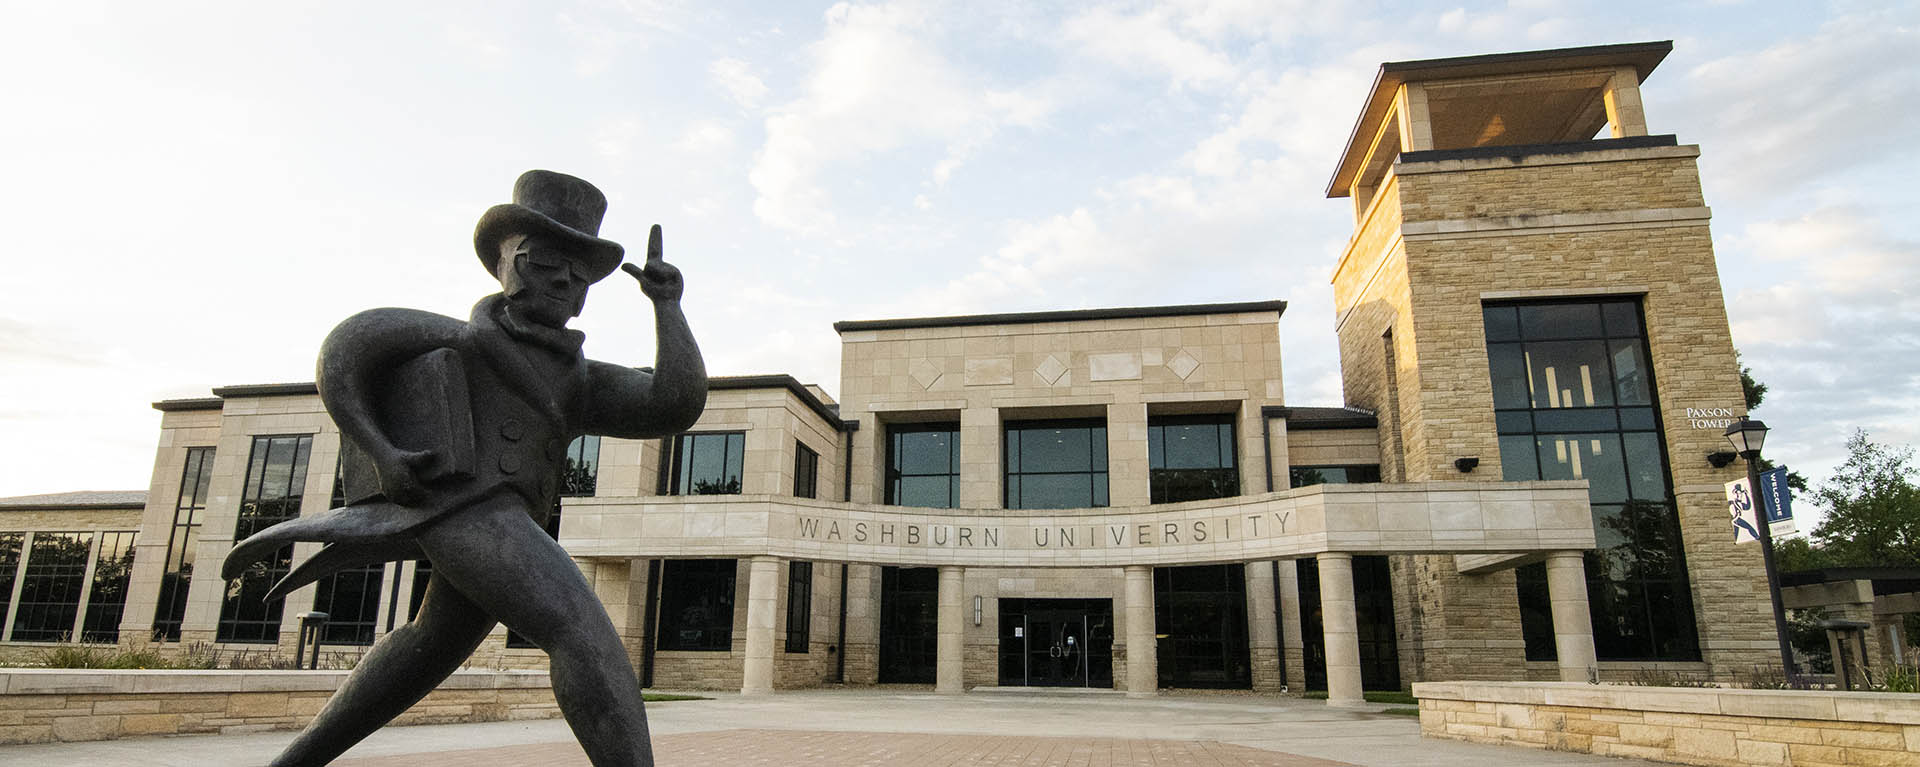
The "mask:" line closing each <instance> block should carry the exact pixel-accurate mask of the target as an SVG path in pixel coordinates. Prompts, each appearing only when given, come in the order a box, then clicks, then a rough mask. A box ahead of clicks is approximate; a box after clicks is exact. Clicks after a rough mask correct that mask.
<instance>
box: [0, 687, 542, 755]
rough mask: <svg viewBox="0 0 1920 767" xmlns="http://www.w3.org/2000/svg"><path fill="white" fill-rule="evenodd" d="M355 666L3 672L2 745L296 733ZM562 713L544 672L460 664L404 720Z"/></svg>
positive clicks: (472, 719) (0, 700) (484, 719)
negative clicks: (482, 668)
mask: <svg viewBox="0 0 1920 767" xmlns="http://www.w3.org/2000/svg"><path fill="white" fill-rule="evenodd" d="M346 677H347V672H345V671H147V670H134V671H110V670H91V669H88V670H82V669H8V670H0V744H12V743H46V742H50V741H83V740H112V739H115V738H126V737H134V736H141V735H179V734H187V733H235V732H253V731H258V730H293V729H299V728H301V727H304V726H306V723H307V721H308V720H310V719H312V718H313V716H314V715H315V714H316V713H318V712H319V711H320V707H321V706H322V705H324V704H325V703H326V702H327V699H328V698H329V697H332V695H333V691H334V689H335V688H338V687H339V686H340V683H341V682H343V681H345V680H346ZM559 715H560V708H559V706H558V705H557V704H555V703H554V700H553V686H552V683H551V682H549V681H548V678H547V674H546V672H544V671H541V672H533V671H457V672H454V675H453V676H452V677H450V678H448V679H447V681H445V682H442V683H441V685H440V687H439V689H436V690H434V691H433V692H432V693H430V694H428V695H427V698H426V699H425V700H423V701H421V702H419V703H418V704H415V705H414V707H413V708H411V709H408V710H407V712H406V713H404V714H401V715H400V716H399V717H398V718H396V719H394V720H393V723H394V724H400V725H406V724H451V723H459V722H496V721H502V720H507V719H551V718H554V717H557V716H559Z"/></svg>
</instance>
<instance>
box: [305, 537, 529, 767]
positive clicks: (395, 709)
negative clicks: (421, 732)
mask: <svg viewBox="0 0 1920 767" xmlns="http://www.w3.org/2000/svg"><path fill="white" fill-rule="evenodd" d="M493 624H494V621H493V619H492V618H491V617H488V616H487V614H486V611H484V610H482V609H481V608H480V606H479V605H476V604H474V603H473V602H472V601H471V600H469V599H467V598H466V596H465V595H463V594H461V593H460V592H459V591H458V590H456V589H455V588H453V586H452V584H449V583H444V582H442V580H441V577H440V576H439V575H438V574H436V575H434V576H433V579H432V581H431V582H429V584H428V585H427V594H426V599H425V601H423V602H422V603H421V604H420V613H419V615H417V616H415V617H414V619H413V620H412V621H409V622H408V623H407V625H405V626H401V627H400V628H398V629H395V630H393V631H392V632H390V633H388V634H387V635H386V636H385V637H382V638H381V639H380V641H379V642H378V643H375V644H374V646H373V649H371V650H368V651H367V654H366V656H365V657H363V658H361V659H360V664H359V665H358V666H355V667H354V669H353V673H352V674H351V675H349V676H348V677H347V682H346V684H343V685H341V686H340V689H339V691H337V692H335V693H334V694H333V697H332V698H331V699H329V700H328V701H327V705H326V707H325V708H323V709H321V710H320V715H319V716H317V717H314V720H313V722H312V723H310V724H308V725H307V728H306V729H305V730H303V731H301V733H300V735H299V737H296V738H294V740H293V743H292V744H290V745H288V746H287V748H286V750H285V751H282V752H281V753H280V756H278V757H276V758H275V759H274V760H273V762H272V765H273V767H320V765H324V764H326V763H328V762H331V761H333V760H334V759H335V758H337V757H339V756H340V755H341V754H343V753H345V752H346V750H347V749H349V748H352V747H353V745H354V744H355V743H359V742H360V741H361V740H363V739H365V738H366V737H367V736H368V735H371V734H373V731H375V730H378V729H380V728H381V727H382V726H383V725H385V724H386V723H387V722H388V721H390V720H392V719H393V718H394V717H396V716H399V715H400V714H402V713H404V712H405V711H406V710H407V709H408V708H410V707H412V706H413V704H415V703H418V702H419V701H420V699H421V698H424V697H426V696H427V693H429V692H432V691H433V688H434V687H437V686H439V684H440V682H441V681H443V680H445V679H446V678H447V676H448V675H449V674H452V673H453V672H454V670H455V669H458V668H460V664H462V663H464V662H466V660H467V656H469V655H472V654H473V650H474V648H476V647H479V646H480V642H481V641H482V640H484V639H486V638H487V632H489V631H491V630H493Z"/></svg>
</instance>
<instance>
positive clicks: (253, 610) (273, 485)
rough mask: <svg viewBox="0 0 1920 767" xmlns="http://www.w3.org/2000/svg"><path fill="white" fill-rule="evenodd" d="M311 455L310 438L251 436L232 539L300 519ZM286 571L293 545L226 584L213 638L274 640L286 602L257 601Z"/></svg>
mask: <svg viewBox="0 0 1920 767" xmlns="http://www.w3.org/2000/svg"><path fill="white" fill-rule="evenodd" d="M312 452H313V435H311V434H298V435H290V436H280V437H254V438H253V452H252V454H251V455H249V456H248V458H247V482H246V485H245V487H243V488H242V489H241V495H240V519H239V522H238V524H236V525H235V527H234V531H233V539H234V540H236V541H239V540H245V539H246V538H247V537H248V536H250V535H253V534H254V533H257V532H260V531H261V530H265V529H267V528H269V527H272V526H274V525H277V524H280V523H281V522H285V521H287V520H289V519H293V518H295V517H298V516H300V494H301V492H302V491H303V490H304V489H305V488H306V485H307V459H308V458H309V457H310V455H311V453H312ZM292 569H293V544H287V545H286V546H282V547H281V548H280V550H279V551H277V552H274V554H273V556H270V557H267V558H266V559H264V560H262V561H259V562H255V563H253V564H252V565H250V566H248V567H247V570H246V572H244V573H241V574H240V577H239V578H236V579H234V580H231V581H228V582H227V594H226V600H225V601H224V603H222V604H221V606H220V626H219V630H218V631H217V632H216V634H215V636H216V638H218V640H219V641H222V642H267V643H271V642H275V641H278V640H279V638H280V612H281V610H282V608H284V607H286V600H285V599H276V600H273V601H272V602H267V601H265V600H263V599H262V597H264V596H266V593H267V589H269V588H272V587H273V584H275V583H277V582H279V580H280V579H281V578H283V577H285V576H286V574H287V572H288V571H290V570H292Z"/></svg>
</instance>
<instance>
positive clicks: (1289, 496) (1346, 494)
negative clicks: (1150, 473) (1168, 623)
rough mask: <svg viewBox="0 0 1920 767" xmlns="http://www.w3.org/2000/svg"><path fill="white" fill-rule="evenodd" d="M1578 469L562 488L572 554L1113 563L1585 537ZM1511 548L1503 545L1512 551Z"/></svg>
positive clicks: (564, 538)
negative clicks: (922, 490)
mask: <svg viewBox="0 0 1920 767" xmlns="http://www.w3.org/2000/svg"><path fill="white" fill-rule="evenodd" d="M1591 508H1592V507H1591V506H1590V505H1589V502H1588V500H1587V483H1586V482H1584V481H1573V482H1566V481H1560V482H1475V483H1465V482H1423V483H1409V484H1367V485H1339V484H1327V485H1314V486H1311V487H1303V488H1295V489H1292V490H1283V491H1280V492H1276V493H1265V494H1260V495H1248V496H1240V497H1236V498H1222V499H1215V500H1208V501H1193V502H1188V503H1173V504H1154V505H1147V506H1129V507H1111V508H1100V509H1060V510H1045V511H1034V510H1030V509H1029V510H1010V509H923V508H911V507H902V506H883V505H879V504H867V503H842V502H833V501H819V500H813V499H807V498H792V497H787V496H772V495H706V496H647V497H632V498H577V499H576V498H569V499H567V506H566V513H565V515H564V516H563V517H561V525H560V543H561V545H562V546H564V547H566V549H567V553H568V554H570V555H572V556H574V557H578V558H584V559H591V558H623V559H625V558H703V557H728V558H742V557H763V556H764V557H778V558H781V559H801V560H810V561H823V562H857V563H865V564H880V565H899V566H907V567H930V566H943V565H949V566H962V567H1124V566H1130V565H1147V566H1154V565H1187V564H1209V563H1224V562H1246V561H1253V560H1263V559H1284V558H1293V557H1302V556H1312V555H1315V554H1321V553H1328V552H1337V553H1343V554H1528V553H1535V552H1549V551H1569V550H1582V549H1591V548H1593V547H1594V534H1593V518H1592V510H1591ZM1521 561H1524V559H1522V558H1514V559H1512V562H1513V563H1514V564H1518V563H1519V562H1521Z"/></svg>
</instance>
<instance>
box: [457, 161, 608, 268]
mask: <svg viewBox="0 0 1920 767" xmlns="http://www.w3.org/2000/svg"><path fill="white" fill-rule="evenodd" d="M606 214H607V196H606V195H604V194H601V193H600V190H599V189H596V188H594V186H593V185H592V184H589V183H587V182H586V181H585V180H583V179H578V178H574V177H573V176H569V175H567V174H565V173H555V172H553V171H550V170H530V171H527V172H525V173H522V174H520V179H519V180H517V181H515V182H513V202H511V203H507V204H505V205H495V206H493V207H491V208H488V209H487V212H486V213H485V214H483V215H481V216H480V223H479V224H478V225H477V226H475V227H474V228H473V250H474V252H475V253H476V254H478V255H479V256H480V263H481V264H482V265H484V266H486V267H487V273H488V274H497V273H498V269H497V267H498V266H499V262H500V241H501V240H503V239H506V238H507V237H509V236H511V235H515V234H545V235H550V236H554V237H559V238H562V239H565V240H568V241H570V242H572V243H573V244H574V245H576V246H578V248H577V250H575V251H574V252H573V254H572V255H573V256H574V257H575V258H576V259H578V260H579V261H580V262H581V263H582V264H584V265H585V266H586V267H587V272H588V276H589V277H591V278H592V279H593V280H594V281H599V280H600V278H602V277H605V276H607V275H609V274H612V273H613V270H614V269H616V268H618V267H619V266H620V261H621V260H622V259H623V258H624V257H625V254H626V249H625V248H622V247H620V243H617V242H614V241H612V240H603V239H601V238H600V219H602V218H604V217H605V216H606Z"/></svg>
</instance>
